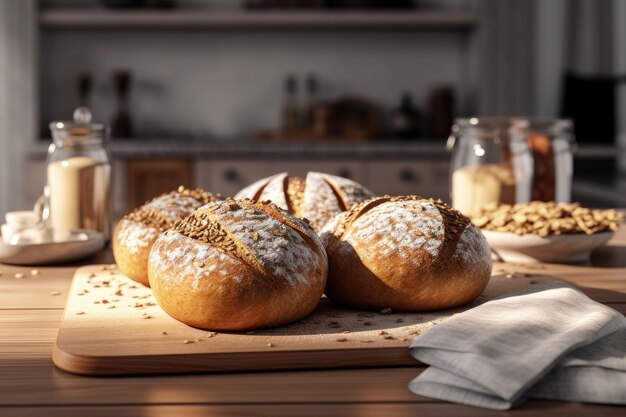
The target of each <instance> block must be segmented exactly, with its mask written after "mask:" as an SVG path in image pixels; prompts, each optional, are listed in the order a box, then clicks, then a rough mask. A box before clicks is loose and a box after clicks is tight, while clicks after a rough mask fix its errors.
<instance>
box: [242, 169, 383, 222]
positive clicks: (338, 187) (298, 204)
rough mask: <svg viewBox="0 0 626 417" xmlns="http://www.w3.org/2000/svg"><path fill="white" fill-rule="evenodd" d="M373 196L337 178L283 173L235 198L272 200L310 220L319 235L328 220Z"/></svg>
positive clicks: (255, 185) (345, 180)
mask: <svg viewBox="0 0 626 417" xmlns="http://www.w3.org/2000/svg"><path fill="white" fill-rule="evenodd" d="M373 196H374V193H372V192H371V191H370V190H368V189H367V188H365V187H363V186H362V185H361V184H358V183H356V182H354V181H351V180H349V179H347V178H342V177H338V176H336V175H330V174H324V173H321V172H309V173H308V174H307V175H306V178H301V177H290V176H289V174H287V173H286V172H283V173H282V174H277V175H273V176H271V177H268V178H265V179H262V180H259V181H257V182H255V183H253V184H251V185H249V186H248V187H246V188H244V189H243V190H241V191H239V193H238V194H237V195H236V196H235V198H249V199H251V200H254V201H259V200H271V201H272V202H273V203H275V204H276V205H277V206H278V207H280V208H282V209H285V210H289V211H291V212H292V213H293V214H295V215H296V216H297V217H300V218H306V219H308V220H309V221H310V222H311V226H312V227H313V229H315V230H316V231H317V232H319V231H320V230H321V229H322V227H324V225H325V224H326V223H327V222H328V220H330V219H332V218H333V217H335V216H336V215H337V214H339V213H341V212H342V211H345V210H348V209H349V208H350V207H352V206H353V205H355V204H357V203H360V202H361V201H363V200H365V199H367V198H370V197H373Z"/></svg>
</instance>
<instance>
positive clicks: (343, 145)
mask: <svg viewBox="0 0 626 417" xmlns="http://www.w3.org/2000/svg"><path fill="white" fill-rule="evenodd" d="M50 141H51V139H39V140H37V141H36V142H35V143H33V144H32V145H31V147H30V149H29V153H28V154H29V156H30V158H33V159H38V158H44V157H45V156H46V152H47V149H48V145H49V144H50ZM107 147H108V149H109V152H110V153H111V155H112V156H113V157H114V158H117V159H128V158H158V157H168V158H173V157H176V158H189V159H216V158H232V159H246V158H258V157H266V158H285V157H288V158H302V159H313V158H323V159H341V158H344V159H366V160H367V159H370V160H381V159H382V160H384V159H400V160H430V159H433V158H434V159H439V160H444V161H446V162H447V161H449V159H450V152H449V151H448V150H447V149H446V139H429V138H420V139H407V140H397V139H375V140H371V141H366V142H336V141H335V142H333V141H320V142H298V141H292V142H263V141H251V140H241V139H238V140H235V139H233V140H211V139H184V138H179V139H176V138H169V139H164V138H152V139H113V140H110V141H109V142H108V144H107ZM623 152H625V150H624V149H623V148H622V147H619V146H616V145H590V144H583V145H580V147H579V148H578V150H577V152H576V154H575V157H576V158H578V159H585V160H597V159H600V160H603V159H607V158H608V159H610V158H615V156H616V155H619V154H621V153H623Z"/></svg>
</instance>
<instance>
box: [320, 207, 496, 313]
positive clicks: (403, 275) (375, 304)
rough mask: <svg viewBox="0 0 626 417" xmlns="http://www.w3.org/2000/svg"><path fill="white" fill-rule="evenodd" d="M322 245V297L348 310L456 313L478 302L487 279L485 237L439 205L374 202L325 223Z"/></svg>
mask: <svg viewBox="0 0 626 417" xmlns="http://www.w3.org/2000/svg"><path fill="white" fill-rule="evenodd" d="M321 239H322V242H323V243H324V246H325V247H326V251H327V253H328V260H329V265H330V268H329V272H328V283H327V285H326V295H327V296H328V297H330V298H331V299H333V300H335V301H338V302H341V303H344V304H347V305H350V306H354V307H359V308H367V309H385V308H391V309H394V310H399V311H420V310H437V309H443V308H449V307H454V306H457V305H460V304H464V303H467V302H469V301H472V300H473V299H475V298H476V297H478V296H479V295H480V294H481V293H482V292H483V290H484V289H485V287H486V286H487V283H488V282H489V278H490V276H491V252H490V249H489V246H488V244H487V241H486V239H485V237H484V236H483V235H482V233H481V232H480V230H479V229H478V228H477V227H476V226H474V225H473V224H472V223H471V222H470V221H469V219H468V218H467V217H465V216H463V215H462V214H461V213H459V212H458V211H456V210H453V209H451V208H449V207H448V206H446V205H445V204H444V203H443V202H441V200H437V201H435V200H432V199H423V198H420V197H417V196H407V197H389V196H385V197H376V198H372V199H370V200H367V201H365V202H363V203H360V204H358V205H357V206H355V207H353V208H352V209H351V210H350V211H347V212H344V213H341V214H340V215H338V216H337V217H335V218H334V219H333V220H332V221H330V222H329V223H328V224H327V225H326V227H325V228H324V230H323V232H322V234H321Z"/></svg>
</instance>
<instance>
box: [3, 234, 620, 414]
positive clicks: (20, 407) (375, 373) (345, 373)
mask: <svg viewBox="0 0 626 417" xmlns="http://www.w3.org/2000/svg"><path fill="white" fill-rule="evenodd" d="M111 262H112V257H111V254H110V251H108V250H105V251H103V252H102V253H100V254H98V255H97V256H96V257H94V258H93V259H90V260H89V261H87V262H84V263H83V264H90V263H111ZM75 267H76V265H72V266H63V267H54V268H53V267H46V268H37V269H38V270H39V274H38V275H36V276H32V275H31V274H30V272H31V268H23V267H14V266H8V265H2V264H0V272H1V273H2V275H1V276H0V416H11V417H19V416H42V415H44V416H47V417H48V416H50V417H51V416H57V415H58V416H87V415H89V416H110V415H115V414H117V415H132V416H148V415H149V416H162V415H163V416H165V415H185V416H195V415H233V416H234V415H237V416H240V415H245V416H248V415H251V416H260V415H272V416H317V415H324V416H339V415H341V416H349V415H358V416H370V415H371V416H381V415H384V416H418V415H419V416H449V415H454V416H490V415H509V414H511V415H520V416H522V415H532V416H536V415H562V414H567V415H568V416H569V417H573V416H589V415H606V416H618V415H619V416H623V415H626V408H624V407H612V406H602V405H588V404H577V403H565V402H556V401H535V400H531V401H528V402H527V403H525V404H524V405H523V406H522V407H520V408H518V409H515V410H512V411H508V412H497V411H489V410H483V409H479V408H474V407H468V406H462V405H456V404H449V403H445V402H441V401H436V400H432V399H429V398H424V397H419V396H416V395H414V394H412V393H410V392H409V391H408V389H407V384H408V382H409V381H410V380H411V379H412V378H414V377H415V376H416V375H418V374H419V373H420V372H421V371H422V370H423V368H421V367H418V366H416V367H410V368H378V369H358V370H327V371H319V370H318V371H297V372H262V373H239V374H212V375H175V376H145V377H125V378H121V377H109V378H97V377H81V376H76V375H71V374H68V373H65V372H63V371H61V370H59V369H56V368H55V367H54V365H53V364H52V359H51V353H52V346H53V344H54V341H55V338H56V334H57V329H58V324H59V320H60V319H61V315H62V313H63V307H64V303H65V298H66V295H67V291H68V289H69V284H70V281H71V279H72V275H73V272H74V270H75ZM51 271H54V272H56V273H54V274H51V273H50V272H51ZM494 271H500V273H502V272H501V271H507V272H524V273H533V274H540V275H550V276H554V277H555V278H559V279H562V280H565V281H568V282H571V283H573V284H575V285H577V286H578V287H579V288H581V289H582V290H583V291H584V292H585V293H587V294H588V295H589V296H590V297H591V298H593V299H595V300H597V301H600V302H602V303H605V304H607V305H610V306H611V307H613V308H615V309H616V310H618V311H620V312H621V313H622V314H624V313H625V312H626V229H622V230H621V231H620V232H619V233H618V234H617V235H616V236H615V237H614V238H613V240H612V241H611V242H610V243H609V245H608V246H606V247H604V248H601V249H599V250H598V251H596V252H595V253H594V254H593V255H592V258H591V262H590V263H589V264H587V265H535V266H529V267H524V266H520V265H512V264H502V263H497V264H496V265H494ZM16 273H23V274H24V275H25V276H24V277H23V278H16V277H15V274H16ZM47 275H48V277H47ZM52 275H54V277H52ZM18 276H19V275H18ZM511 279H517V278H516V277H515V276H513V277H512V278H511ZM519 279H521V278H519Z"/></svg>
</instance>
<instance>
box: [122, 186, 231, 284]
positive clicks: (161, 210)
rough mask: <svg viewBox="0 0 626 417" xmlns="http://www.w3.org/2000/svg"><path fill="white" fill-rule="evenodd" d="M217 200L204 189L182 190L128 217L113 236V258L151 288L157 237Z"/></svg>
mask: <svg viewBox="0 0 626 417" xmlns="http://www.w3.org/2000/svg"><path fill="white" fill-rule="evenodd" d="M218 197H219V196H215V195H213V194H211V193H207V192H206V191H204V190H201V189H195V190H191V189H187V188H184V187H179V188H178V190H176V191H172V192H170V193H166V194H162V195H160V196H158V197H156V198H153V199H152V200H150V201H148V202H147V203H146V204H144V205H143V206H141V207H139V208H137V209H136V210H134V211H132V212H131V213H129V214H127V215H126V216H125V217H124V218H123V219H122V220H120V222H119V223H118V224H117V227H116V228H115V231H114V233H113V242H112V243H113V256H114V257H115V262H116V263H117V265H118V267H119V268H120V271H122V272H123V273H124V275H126V276H127V277H129V278H131V279H133V280H135V281H137V282H139V283H141V284H143V285H149V283H148V255H149V254H150V249H152V245H153V244H154V242H155V241H156V239H157V237H159V235H160V234H161V233H163V232H164V231H165V230H167V229H169V228H170V227H172V226H174V223H176V222H177V221H179V220H182V219H183V218H185V217H187V216H188V215H190V214H191V213H193V212H194V211H195V210H196V209H197V208H199V207H201V206H203V205H205V204H207V203H209V202H211V201H214V200H215V199H217V198H218Z"/></svg>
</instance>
